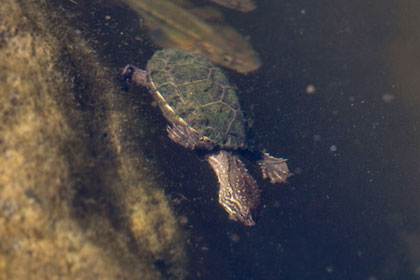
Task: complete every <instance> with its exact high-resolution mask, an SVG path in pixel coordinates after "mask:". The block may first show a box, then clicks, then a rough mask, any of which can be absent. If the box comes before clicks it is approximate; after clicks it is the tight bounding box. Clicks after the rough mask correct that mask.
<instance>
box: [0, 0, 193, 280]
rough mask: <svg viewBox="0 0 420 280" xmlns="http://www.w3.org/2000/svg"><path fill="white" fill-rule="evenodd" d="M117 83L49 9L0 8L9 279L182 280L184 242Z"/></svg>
mask: <svg viewBox="0 0 420 280" xmlns="http://www.w3.org/2000/svg"><path fill="white" fill-rule="evenodd" d="M111 77H112V76H111V73H110V71H109V70H107V69H106V68H105V67H104V66H103V65H102V64H101V62H100V61H99V60H98V58H97V56H96V54H95V52H94V51H93V50H91V49H90V48H89V46H88V45H87V44H86V42H85V41H84V40H83V39H81V38H80V37H79V36H78V34H77V32H76V31H74V30H72V29H71V28H69V27H67V26H66V25H65V23H64V22H63V20H62V19H61V18H60V16H59V14H58V13H57V12H56V11H55V10H54V9H52V8H51V7H50V6H49V4H48V1H44V0H41V1H31V0H30V1H18V0H5V1H3V2H2V4H1V5H0V236H1V239H0V279H29V278H31V279H55V278H60V279H162V278H165V279H183V278H184V275H185V267H186V256H185V251H184V239H183V232H182V231H181V230H180V228H179V226H178V224H177V221H176V218H175V216H174V213H173V212H172V211H171V208H170V205H169V203H168V200H167V198H166V196H165V195H164V194H163V192H162V190H161V189H160V188H159V182H158V180H157V179H156V175H155V174H156V172H157V171H155V170H156V166H154V163H153V162H150V160H146V159H143V158H142V157H141V155H142V154H143V153H142V149H143V147H142V143H143V142H144V141H146V140H145V139H146V137H147V135H145V134H144V133H142V132H141V131H145V130H144V129H142V127H144V125H145V124H144V122H143V121H142V120H141V119H138V117H137V116H135V115H134V113H133V111H132V110H127V108H130V106H131V104H130V100H127V99H126V98H124V97H123V95H122V94H121V92H120V90H119V89H118V87H116V86H114V85H113V84H112V82H110V81H112V80H113V79H112V78H111Z"/></svg>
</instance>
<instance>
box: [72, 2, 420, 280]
mask: <svg viewBox="0 0 420 280" xmlns="http://www.w3.org/2000/svg"><path fill="white" fill-rule="evenodd" d="M404 3H405V4H403V3H397V2H394V1H368V2H366V1H363V2H362V1H352V2H348V1H334V2H331V1H316V2H314V1H303V0H300V1H292V2H290V1H260V3H258V8H257V10H256V11H255V12H252V13H249V14H241V13H237V12H231V11H227V10H223V12H225V13H226V14H227V18H228V19H229V21H230V23H231V24H232V25H234V26H236V27H237V28H238V29H239V30H240V31H241V32H242V33H246V34H249V35H250V38H251V40H252V42H253V45H254V46H255V48H256V49H257V50H258V51H259V53H260V54H261V57H262V60H263V67H262V68H261V69H260V70H259V71H258V72H256V73H254V74H250V75H248V76H242V75H239V74H235V73H232V72H229V74H230V77H231V78H232V80H233V81H234V83H236V85H237V86H238V88H239V91H240V92H239V95H240V99H241V101H242V103H243V108H244V110H246V111H247V112H248V115H250V116H251V117H252V118H253V119H254V123H253V132H254V134H255V136H256V138H257V140H258V142H259V144H260V145H261V146H262V147H264V148H266V149H267V150H268V151H270V152H271V153H272V154H274V155H276V156H285V157H287V158H289V165H290V169H291V171H292V172H294V173H295V174H296V175H295V176H293V177H292V178H290V183H289V184H287V185H270V184H269V183H268V182H266V181H262V180H261V178H260V177H257V178H258V183H259V184H260V185H261V187H262V189H263V192H262V198H263V203H264V207H263V211H262V216H261V218H260V220H259V221H258V223H257V225H256V226H255V227H253V228H248V227H244V226H242V225H241V224H238V223H234V222H231V221H229V220H228V217H227V215H226V213H225V212H224V211H223V209H222V208H221V207H220V206H219V205H218V203H217V188H216V186H217V181H216V178H215V176H214V174H213V173H212V170H211V169H210V168H209V166H207V164H206V163H205V162H202V161H201V160H200V159H199V157H197V155H196V154H195V153H194V152H191V151H186V150H185V149H183V148H181V147H179V146H177V145H176V144H174V143H171V142H170V140H168V139H167V138H166V136H165V130H164V126H165V122H164V120H163V118H162V117H161V116H160V113H159V111H158V110H157V109H156V108H153V107H151V106H149V104H150V102H151V98H150V97H142V102H143V104H142V106H144V108H145V109H144V110H143V111H142V114H144V116H145V117H147V118H150V123H151V124H150V126H151V128H155V130H154V131H153V132H152V133H151V142H153V143H151V149H154V148H152V146H153V147H155V148H156V146H157V147H159V149H157V152H156V154H154V155H153V156H156V157H157V158H158V159H159V161H160V164H161V167H162V169H163V170H164V173H165V176H166V177H167V178H168V179H167V180H168V182H169V183H168V187H167V189H166V190H165V191H166V192H167V193H169V194H170V195H171V197H173V198H174V201H176V202H178V204H177V205H176V209H177V211H178V212H179V215H180V217H184V218H186V219H187V220H186V221H185V222H186V226H185V227H186V229H187V231H188V232H189V245H190V256H191V260H190V263H191V268H190V274H191V279H308V280H309V279H366V280H375V279H407V280H410V279H418V277H419V275H420V226H419V223H418V221H419V218H418V217H419V214H420V206H419V205H420V203H419V200H420V194H419V193H420V191H419V190H418V185H419V179H418V176H417V175H418V173H419V169H420V166H419V152H420V149H419V148H420V147H419V143H420V141H419V139H420V138H419V136H420V135H419V129H418V128H419V121H418V120H419V119H420V118H419V117H420V116H419V113H418V109H417V108H418V103H420V98H419V97H418V96H416V94H417V93H418V89H419V86H420V85H419V82H418V77H419V75H418V74H420V73H419V72H420V60H419V57H420V55H419V51H418V50H419V49H420V48H419V45H420V39H419V38H414V37H415V36H414V32H417V27H418V26H419V23H420V22H419V21H420V20H419V19H418V16H417V15H418V12H420V4H418V2H416V1H404ZM107 5H108V6H107ZM98 6H99V5H98ZM98 6H97V7H93V6H89V5H87V6H86V7H85V8H86V9H91V10H93V11H94V12H92V13H89V12H88V13H86V11H84V12H81V15H79V16H78V19H79V20H80V22H83V20H85V21H91V22H90V23H92V22H95V20H96V24H98V26H101V27H100V28H98V29H99V30H102V33H100V32H98V33H95V34H93V33H92V34H91V36H92V37H94V38H95V39H96V40H98V42H97V44H98V49H100V52H102V53H104V54H105V55H104V59H105V60H106V61H108V63H109V65H110V66H111V67H115V68H118V69H119V68H121V67H123V66H124V64H126V63H134V64H138V65H145V63H146V61H147V59H148V58H149V57H150V56H151V54H152V53H153V51H154V50H155V48H154V47H153V45H152V44H151V43H149V42H148V41H147V39H144V37H142V36H141V34H144V30H141V29H139V27H138V25H137V23H138V18H137V17H136V15H134V14H133V13H130V12H128V11H127V10H126V9H125V8H124V7H122V6H118V5H117V8H115V6H114V5H110V4H105V5H104V8H102V10H101V8H99V7H98ZM416 11H417V12H416ZM84 13H85V14H84ZM86 14H89V15H90V16H91V18H89V17H88V16H86ZM105 15H112V16H111V18H112V21H113V22H114V23H113V24H111V27H109V28H105V29H104V28H103V22H102V21H103V18H104V16H105ZM127 15H128V16H127ZM84 17H86V18H84ZM95 17H96V18H97V19H95ZM87 18H88V19H87ZM82 19H83V20H82ZM98 21H99V22H98ZM80 28H81V27H80ZM85 28H86V29H87V30H88V29H92V27H91V26H90V27H89V28H88V27H86V26H85ZM113 30H114V31H113ZM113 32H114V33H113ZM138 32H142V33H141V34H139V33H138ZM118 38H119V39H118ZM136 38H137V39H136ZM138 38H141V39H138ZM118 40H119V41H118ZM104 42H106V45H104ZM416 47H417V48H416ZM139 49H141V50H142V51H141V52H139V51H138V50H139ZM308 86H313V87H314V89H315V92H314V93H311V92H310V91H308Z"/></svg>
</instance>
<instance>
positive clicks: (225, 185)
mask: <svg viewBox="0 0 420 280" xmlns="http://www.w3.org/2000/svg"><path fill="white" fill-rule="evenodd" d="M207 161H208V162H209V164H210V165H211V167H212V168H213V170H214V172H215V173H216V175H217V179H218V181H219V203H220V204H221V205H222V206H223V208H224V209H225V210H226V212H228V214H229V217H230V218H231V219H232V220H235V221H239V222H241V223H243V224H244V225H246V226H253V225H255V220H256V218H257V216H258V212H259V207H260V204H261V197H260V189H259V188H258V185H257V182H256V181H255V180H254V178H252V176H251V175H250V174H249V173H248V170H247V169H246V168H245V165H244V163H243V162H242V161H241V160H240V159H239V158H238V157H237V156H235V155H234V154H232V153H231V152H227V151H223V150H221V151H218V152H217V153H214V154H211V155H209V156H207Z"/></svg>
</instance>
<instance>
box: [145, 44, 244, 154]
mask: <svg viewBox="0 0 420 280" xmlns="http://www.w3.org/2000/svg"><path fill="white" fill-rule="evenodd" d="M146 69H147V72H148V75H149V82H150V85H151V87H152V89H153V90H154V91H155V94H156V96H158V95H159V94H160V96H161V97H162V98H163V100H162V98H159V97H157V98H156V99H157V100H158V101H159V100H160V103H163V104H159V105H160V107H161V109H162V111H163V113H164V114H165V116H166V117H167V118H168V119H169V120H170V121H172V122H176V121H178V120H179V118H181V119H182V120H184V121H185V122H186V123H187V124H188V125H189V126H190V127H192V128H193V129H195V130H196V131H197V132H198V133H199V134H200V135H202V136H205V137H207V138H208V139H210V140H211V141H213V142H215V143H216V144H218V145H220V147H228V148H240V147H244V146H245V126H244V125H245V119H244V116H243V113H242V111H241V109H240V106H239V101H238V98H237V96H236V93H235V90H234V89H233V87H232V86H231V85H230V84H229V81H228V79H227V77H226V76H225V74H224V73H223V72H222V70H221V69H220V68H218V67H217V66H215V65H213V64H212V63H211V62H210V61H208V60H207V59H206V58H203V57H201V56H198V55H195V54H192V53H189V52H186V51H183V50H180V49H164V50H161V51H157V52H155V54H154V55H153V57H152V58H151V59H150V60H149V62H148V64H147V68H146ZM165 105H168V106H169V108H168V107H167V106H165Z"/></svg>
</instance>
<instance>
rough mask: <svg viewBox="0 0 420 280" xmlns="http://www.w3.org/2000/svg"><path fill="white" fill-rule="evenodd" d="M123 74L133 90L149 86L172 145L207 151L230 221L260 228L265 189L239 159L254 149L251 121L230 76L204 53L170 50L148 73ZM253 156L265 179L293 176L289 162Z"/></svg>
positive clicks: (127, 71)
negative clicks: (249, 129) (250, 137)
mask: <svg viewBox="0 0 420 280" xmlns="http://www.w3.org/2000/svg"><path fill="white" fill-rule="evenodd" d="M121 75H122V79H123V81H124V83H126V84H127V86H128V88H129V87H130V85H132V84H134V85H137V86H141V87H146V88H148V90H149V91H150V93H151V94H152V95H153V97H154V100H155V101H156V102H157V104H158V105H159V108H160V109H161V111H162V113H163V116H164V117H165V118H166V120H167V121H168V123H169V124H168V125H167V132H168V136H169V138H170V139H171V140H172V141H173V142H175V143H177V144H179V145H181V146H183V147H185V148H187V149H193V150H199V151H203V152H204V158H205V159H206V161H207V162H208V163H209V164H210V166H211V167H212V169H213V170H214V172H215V173H216V175H217V178H218V183H219V203H220V204H221V205H222V206H223V208H224V209H225V210H226V212H227V213H228V214H229V217H230V218H231V219H232V220H235V221H239V222H242V223H243V224H244V225H246V226H253V225H255V224H256V219H257V218H258V216H259V212H260V211H259V210H260V206H261V195H260V189H259V187H258V185H257V183H256V181H255V179H254V178H253V177H252V176H251V175H250V174H249V173H248V170H247V168H246V167H245V164H244V163H243V161H242V160H241V158H240V157H241V155H240V153H241V151H249V150H250V148H249V147H248V144H247V138H246V132H247V126H246V125H247V121H246V118H245V116H244V112H243V111H242V110H241V107H240V104H239V99H238V96H237V94H236V92H235V87H234V86H232V85H231V84H230V82H229V80H228V78H227V76H226V74H225V72H224V71H223V70H222V69H221V68H219V67H218V66H216V65H214V64H213V63H212V62H210V61H209V60H208V59H207V58H204V57H202V56H200V55H197V54H193V53H190V52H188V51H185V50H182V49H176V48H168V49H163V50H158V51H156V52H155V53H154V54H153V56H152V58H151V59H150V60H149V61H148V63H147V65H146V70H141V69H140V68H138V67H136V66H134V65H130V64H129V65H127V66H125V68H124V70H123V71H122V74H121ZM252 153H254V154H255V153H257V154H258V157H259V159H258V161H257V162H258V165H259V166H260V168H261V171H262V177H263V178H264V179H266V178H269V179H270V181H271V183H283V182H286V180H287V178H288V177H289V176H291V173H290V172H289V169H288V166H287V163H286V161H287V160H286V159H284V158H276V157H273V156H271V155H270V154H268V153H266V152H263V151H259V150H258V151H253V152H252Z"/></svg>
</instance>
